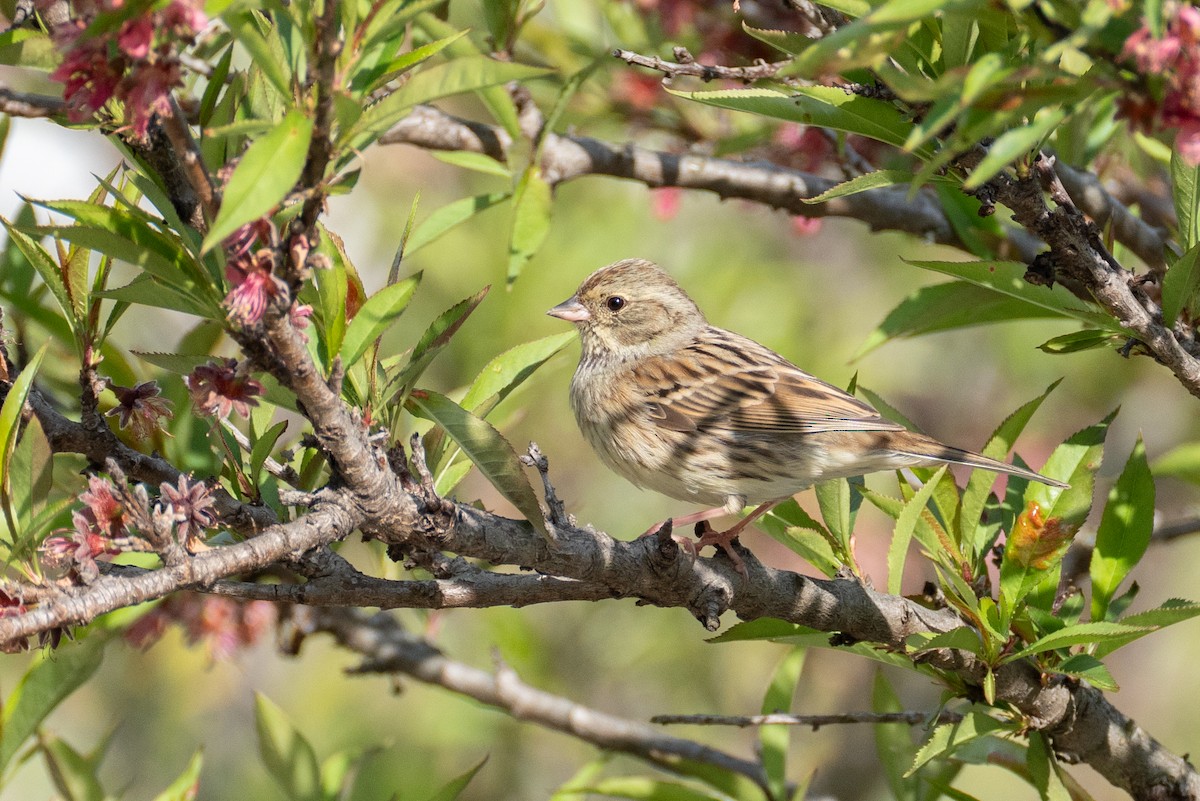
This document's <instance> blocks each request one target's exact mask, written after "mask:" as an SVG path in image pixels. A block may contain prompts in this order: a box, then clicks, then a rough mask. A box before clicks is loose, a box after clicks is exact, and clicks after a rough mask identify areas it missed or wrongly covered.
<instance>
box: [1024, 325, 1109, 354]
mask: <svg viewBox="0 0 1200 801" xmlns="http://www.w3.org/2000/svg"><path fill="white" fill-rule="evenodd" d="M1122 339H1124V337H1122V335H1120V334H1114V333H1112V332H1111V331H1097V330H1096V329H1094V328H1085V329H1084V330H1082V331H1072V332H1071V333H1069V334H1063V335H1062V336H1058V337H1053V338H1052V339H1047V340H1046V341H1045V342H1043V343H1042V344H1040V345H1038V350H1040V351H1042V352H1043V353H1051V354H1055V355H1059V354H1064V353H1079V352H1080V351H1085V350H1094V349H1095V348H1103V347H1108V346H1109V345H1115V344H1117V343H1118V342H1121V341H1122Z"/></svg>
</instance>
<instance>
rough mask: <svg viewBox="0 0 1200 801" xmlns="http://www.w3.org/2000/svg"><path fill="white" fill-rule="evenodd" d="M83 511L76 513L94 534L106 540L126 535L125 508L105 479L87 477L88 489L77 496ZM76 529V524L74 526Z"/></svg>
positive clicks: (114, 488)
mask: <svg viewBox="0 0 1200 801" xmlns="http://www.w3.org/2000/svg"><path fill="white" fill-rule="evenodd" d="M79 500H80V501H81V502H82V503H83V507H84V508H83V510H82V511H80V512H77V514H78V515H80V516H81V517H82V518H83V520H84V521H85V522H86V523H87V525H88V526H90V527H91V528H93V529H95V531H96V533H97V534H99V535H100V536H102V537H105V538H108V539H114V538H116V537H124V536H125V534H126V533H127V525H128V524H127V521H126V517H125V506H124V505H123V504H122V503H121V501H120V500H119V499H118V498H117V496H116V487H114V486H113V483H112V482H111V481H109V480H108V479H107V478H101V477H100V476H88V488H87V490H86V491H85V492H84V493H83V494H82V495H80V496H79ZM76 528H78V524H76Z"/></svg>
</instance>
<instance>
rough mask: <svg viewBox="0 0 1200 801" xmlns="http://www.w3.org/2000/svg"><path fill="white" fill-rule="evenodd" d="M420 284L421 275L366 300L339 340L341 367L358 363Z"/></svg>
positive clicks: (399, 312)
mask: <svg viewBox="0 0 1200 801" xmlns="http://www.w3.org/2000/svg"><path fill="white" fill-rule="evenodd" d="M420 282H421V274H420V273H417V274H416V275H413V276H410V277H409V278H405V279H404V280H403V281H397V282H396V283H394V284H392V285H391V286H385V287H384V288H383V289H381V290H379V291H378V292H376V293H375V294H374V295H372V296H371V297H369V298H368V299H367V302H366V303H364V304H363V305H362V308H361V309H359V310H358V314H356V315H354V319H353V320H351V321H350V326H349V327H348V328H347V329H346V337H345V339H343V340H342V347H341V351H340V352H339V355H340V356H341V357H342V364H344V365H346V366H347V367H349V366H350V365H354V364H357V363H358V360H359V359H361V358H362V355H363V354H364V353H366V352H367V348H368V347H370V346H371V343H372V342H374V341H375V340H376V339H378V338H379V336H380V335H381V334H383V332H384V331H386V330H387V329H388V326H390V325H391V324H392V323H394V322H395V321H396V318H398V317H399V316H400V315H401V313H403V312H404V308H405V307H406V306H408V302H409V301H410V300H412V296H413V293H414V292H415V291H416V290H417V284H419V283H420Z"/></svg>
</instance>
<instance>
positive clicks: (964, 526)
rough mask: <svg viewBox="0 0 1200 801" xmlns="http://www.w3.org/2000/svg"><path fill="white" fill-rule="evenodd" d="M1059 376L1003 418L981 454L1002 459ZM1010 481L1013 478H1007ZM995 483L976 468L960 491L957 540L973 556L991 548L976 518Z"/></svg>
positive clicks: (985, 530) (986, 534)
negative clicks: (968, 546)
mask: <svg viewBox="0 0 1200 801" xmlns="http://www.w3.org/2000/svg"><path fill="white" fill-rule="evenodd" d="M1061 380H1062V379H1059V380H1058V381H1055V382H1054V383H1052V384H1051V385H1050V386H1048V387H1046V391H1045V392H1043V393H1042V394H1041V395H1038V396H1037V397H1036V398H1034V399H1033V400H1031V401H1029V402H1027V403H1024V404H1022V405H1021V406H1020V407H1019V408H1018V409H1017V410H1016V411H1014V412H1013V413H1012V414H1010V415H1009V416H1008V417H1006V418H1005V419H1004V422H1002V423H1001V424H1000V425H999V426H997V427H996V430H995V431H994V432H993V433H992V435H991V437H989V438H988V441H987V444H985V445H984V446H983V449H982V450H980V453H981V454H983V455H984V456H987V457H990V458H992V459H1001V460H1003V459H1004V458H1005V456H1006V455H1007V454H1008V452H1009V451H1011V450H1012V448H1013V445H1015V444H1016V441H1017V438H1018V437H1019V436H1021V432H1022V431H1024V430H1025V426H1026V425H1028V424H1029V420H1030V419H1031V418H1032V417H1033V415H1034V413H1035V412H1036V411H1037V410H1038V409H1039V408H1041V406H1042V402H1043V401H1045V400H1046V398H1047V397H1048V396H1049V395H1050V393H1051V392H1053V391H1054V388H1055V387H1057V386H1058V385H1059V383H1060V382H1061ZM1009 481H1010V482H1011V481H1012V479H1011V478H1010V479H1009ZM994 483H995V477H994V476H991V475H988V474H987V473H986V472H985V471H982V470H976V471H974V472H972V473H971V477H970V478H969V479H967V486H966V489H964V490H963V493H962V504H961V511H960V513H959V526H960V529H959V533H960V536H959V541H960V542H964V543H970V544H971V548H970V550H971V553H972V554H973V556H974V557H975V558H978V557H982V556H983V555H984V552H985V551H987V550H989V549H990V548H991V545H992V543H991V536H992V535H989V533H988V529H987V528H986V527H980V525H979V520H980V517H981V516H982V515H983V509H984V506H985V505H986V504H987V498H988V494H989V493H990V491H991V488H992V484H994Z"/></svg>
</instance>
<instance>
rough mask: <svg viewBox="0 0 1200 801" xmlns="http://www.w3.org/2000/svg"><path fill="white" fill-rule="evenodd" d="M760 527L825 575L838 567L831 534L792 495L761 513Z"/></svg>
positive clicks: (839, 563)
mask: <svg viewBox="0 0 1200 801" xmlns="http://www.w3.org/2000/svg"><path fill="white" fill-rule="evenodd" d="M760 527H761V528H762V529H763V530H764V531H766V532H767V534H769V535H770V536H771V537H772V538H773V539H774V540H775V541H776V542H780V543H782V544H783V545H785V546H787V547H788V548H790V549H791V550H792V551H793V552H795V553H796V554H798V555H799V556H800V557H801V558H803V559H804V560H805V561H807V562H808V563H809V564H811V565H812V566H813V567H815V568H817V569H818V570H820V571H821V572H822V573H824V574H825V575H826V576H829V577H831V578H832V577H833V576H834V575H835V574H836V573H837V572H838V570H839V569H840V568H841V562H840V561H839V560H838V557H837V555H836V554H835V553H834V551H833V546H832V545H831V544H830V543H831V541H832V539H833V536H832V535H831V534H830V533H829V531H828V530H826V528H825V527H824V526H822V525H821V524H820V523H818V522H817V521H816V520H814V519H813V518H812V517H811V516H810V515H809V514H808V512H806V511H804V510H803V509H801V508H800V505H799V504H798V503H796V501H795V499H789V500H787V501H784V502H783V503H781V504H779V505H778V506H776V507H775V508H774V509H772V510H771V511H769V512H767V513H766V514H765V515H763V516H762V518H761V524H760Z"/></svg>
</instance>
